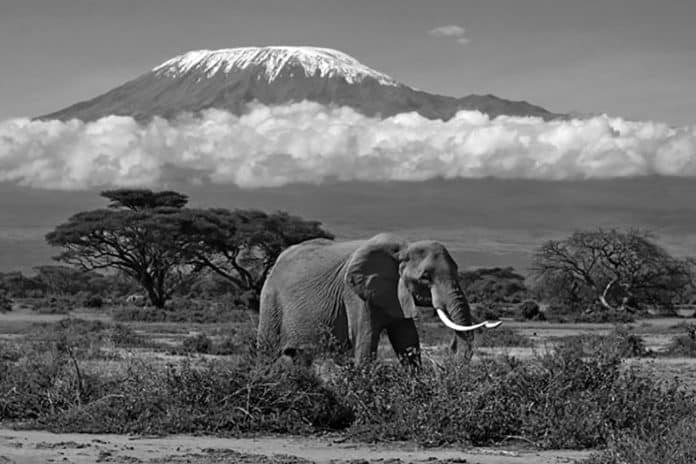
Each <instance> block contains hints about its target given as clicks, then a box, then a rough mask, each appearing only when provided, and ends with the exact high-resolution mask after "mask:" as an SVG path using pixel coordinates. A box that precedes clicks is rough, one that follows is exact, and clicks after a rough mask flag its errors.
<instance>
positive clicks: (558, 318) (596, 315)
mask: <svg viewBox="0 0 696 464" xmlns="http://www.w3.org/2000/svg"><path fill="white" fill-rule="evenodd" d="M544 317H545V318H546V320H548V321H551V322H568V323H578V322H585V323H620V324H629V323H631V322H635V316H634V315H633V314H631V313H629V312H627V311H612V310H607V309H604V308H602V309H596V310H593V311H590V312H587V311H582V310H580V309H578V308H574V307H571V306H567V305H558V304H554V305H550V306H549V307H548V309H547V310H546V311H545V312H544Z"/></svg>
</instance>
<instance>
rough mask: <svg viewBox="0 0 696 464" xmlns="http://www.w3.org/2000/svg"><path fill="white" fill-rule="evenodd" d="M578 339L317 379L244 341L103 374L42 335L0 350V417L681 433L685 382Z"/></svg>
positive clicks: (559, 437)
mask: <svg viewBox="0 0 696 464" xmlns="http://www.w3.org/2000/svg"><path fill="white" fill-rule="evenodd" d="M77 324H79V327H84V328H89V327H90V326H89V325H87V324H83V323H77ZM92 327H93V328H94V329H95V330H96V328H97V326H96V325H94V326H92ZM97 332H98V331H97ZM88 333H89V331H88ZM618 333H620V334H623V333H624V332H620V331H619V332H618ZM629 335H630V334H629ZM615 338H617V339H618V338H619V337H618V335H617V336H616V337H615ZM624 338H625V336H624ZM577 348H578V345H577V343H576V341H565V342H563V343H561V344H560V346H559V347H558V349H556V350H554V351H551V352H549V353H546V354H543V355H540V356H538V357H537V358H535V359H533V360H526V361H519V360H516V359H515V358H511V357H499V358H496V359H492V360H483V361H482V362H480V363H477V364H470V363H468V362H466V361H463V360H461V359H460V358H458V357H446V358H445V359H444V361H443V362H442V363H437V364H436V363H428V362H426V363H424V366H423V367H422V368H421V369H420V370H418V371H415V372H414V371H411V370H408V369H404V368H402V367H401V366H400V365H399V364H398V363H373V364H371V365H368V366H364V367H353V366H352V365H346V366H344V367H336V368H335V369H336V370H337V373H336V375H331V376H330V377H329V378H328V379H327V380H325V381H324V382H322V381H320V380H319V378H318V377H317V376H316V375H315V374H314V373H313V372H312V371H311V370H309V369H303V368H299V367H295V366H282V365H280V364H274V365H270V366H269V361H270V360H269V359H265V358H261V357H259V355H258V354H255V353H254V352H253V351H251V352H250V354H249V355H247V356H243V357H241V360H239V359H236V360H235V361H234V362H233V361H232V360H225V361H222V360H214V361H211V360H207V359H198V360H197V362H196V364H195V365H192V364H191V363H190V362H183V363H181V364H179V365H177V366H172V365H169V366H162V365H161V364H157V363H147V362H140V361H133V360H129V361H126V362H124V368H122V369H117V370H110V371H108V372H104V371H99V370H90V369H87V368H84V367H83V366H81V365H80V364H81V363H79V362H78V363H76V362H74V360H73V359H71V358H70V356H67V355H66V354H65V352H64V351H61V350H59V349H57V345H54V348H53V349H49V350H38V349H37V350H33V351H31V350H27V351H26V352H25V353H24V355H23V356H22V357H21V359H19V360H17V361H2V360H0V421H2V420H20V421H28V424H27V425H29V426H32V427H40V428H46V429H49V430H61V431H67V432H94V433H148V434H150V433H228V434H230V433H231V434H240V433H250V432H264V433H292V434H299V433H316V432H319V431H322V430H327V429H347V432H348V434H349V436H351V437H353V438H356V439H361V440H368V441H375V440H377V441H387V440H408V441H413V442H417V443H420V444H423V445H439V444H445V443H470V444H473V445H492V444H496V443H499V442H500V441H502V440H505V439H508V438H509V437H511V436H515V437H521V438H522V439H524V440H527V441H530V442H532V443H534V444H535V445H537V446H539V447H542V448H594V447H604V446H609V450H621V449H622V448H620V443H621V441H620V440H623V439H624V437H626V438H625V439H626V440H632V439H636V440H640V441H641V442H645V443H644V445H646V446H648V445H650V442H649V440H650V439H651V437H660V436H662V435H661V434H664V433H666V432H667V431H670V430H674V434H675V437H676V438H675V439H678V432H679V433H682V432H683V433H687V432H688V429H687V430H683V429H680V428H679V427H680V424H681V423H683V421H685V420H687V419H689V418H693V417H694V415H696V401H695V399H694V396H693V395H694V394H693V393H690V392H689V391H688V390H687V389H685V388H684V386H683V385H681V384H679V383H677V382H676V381H674V383H671V384H667V385H664V384H660V383H657V382H656V381H655V380H654V379H653V378H651V377H647V376H641V375H640V374H639V373H638V372H637V371H636V370H633V369H628V370H626V369H624V368H623V367H622V365H621V359H620V357H619V356H617V352H618V350H603V349H602V350H600V349H597V350H595V351H593V352H590V353H585V352H584V348H585V347H583V352H582V353H578V350H577ZM213 349H214V347H213ZM236 358H238V357H236ZM78 366H79V369H78ZM691 420H692V419H691ZM689 433H690V432H689ZM627 443H628V442H627ZM684 446H686V445H684ZM616 452H617V453H618V452H619V451H616ZM620 452H622V453H623V452H625V450H624V451H620ZM621 456H623V455H621ZM656 456H657V454H656ZM607 462H611V461H607ZM626 462H633V461H630V460H629V461H626ZM653 462H662V461H660V460H657V461H653ZM687 462H688V461H687Z"/></svg>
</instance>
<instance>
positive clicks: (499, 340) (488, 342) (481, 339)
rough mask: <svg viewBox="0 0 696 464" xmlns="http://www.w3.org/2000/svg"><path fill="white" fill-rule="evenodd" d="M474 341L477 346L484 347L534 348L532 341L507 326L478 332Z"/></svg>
mask: <svg viewBox="0 0 696 464" xmlns="http://www.w3.org/2000/svg"><path fill="white" fill-rule="evenodd" d="M474 340H475V341H476V345H477V346H482V347H496V346H534V342H533V341H532V339H530V338H529V337H527V336H526V335H522V334H521V333H519V332H517V331H516V330H514V329H511V328H509V327H505V326H502V327H498V328H496V329H494V330H484V331H482V332H478V333H477V334H476V337H475V338H474Z"/></svg>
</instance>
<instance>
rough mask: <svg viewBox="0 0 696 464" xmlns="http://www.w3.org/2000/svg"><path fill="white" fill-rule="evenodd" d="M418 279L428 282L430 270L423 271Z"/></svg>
mask: <svg viewBox="0 0 696 464" xmlns="http://www.w3.org/2000/svg"><path fill="white" fill-rule="evenodd" d="M418 280H420V281H421V282H430V272H428V271H423V272H422V273H421V275H420V277H418Z"/></svg>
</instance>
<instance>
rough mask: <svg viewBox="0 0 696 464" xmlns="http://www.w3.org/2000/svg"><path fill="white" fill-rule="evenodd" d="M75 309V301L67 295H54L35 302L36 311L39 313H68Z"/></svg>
mask: <svg viewBox="0 0 696 464" xmlns="http://www.w3.org/2000/svg"><path fill="white" fill-rule="evenodd" d="M73 309H75V302H74V301H73V300H72V299H71V298H69V297H66V296H60V297H58V296H52V297H48V298H43V299H39V300H38V301H36V302H35V303H34V311H36V312H37V313H39V314H68V313H69V312H70V311H72V310H73Z"/></svg>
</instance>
